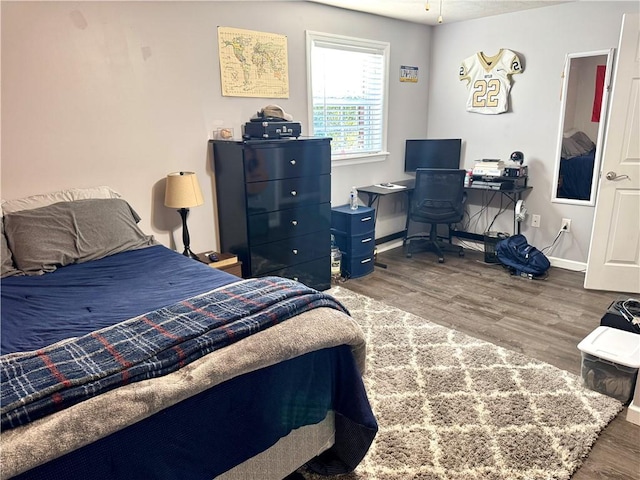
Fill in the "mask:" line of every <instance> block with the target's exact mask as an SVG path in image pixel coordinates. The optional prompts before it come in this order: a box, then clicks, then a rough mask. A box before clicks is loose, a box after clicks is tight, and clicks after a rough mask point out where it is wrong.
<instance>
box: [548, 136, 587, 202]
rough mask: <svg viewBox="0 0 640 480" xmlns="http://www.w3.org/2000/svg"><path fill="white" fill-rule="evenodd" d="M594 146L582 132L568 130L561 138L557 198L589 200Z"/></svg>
mask: <svg viewBox="0 0 640 480" xmlns="http://www.w3.org/2000/svg"><path fill="white" fill-rule="evenodd" d="M595 156H596V145H595V144H594V143H593V142H592V141H591V139H590V138H589V137H588V136H587V134H585V133H584V132H582V131H579V130H570V131H569V132H565V134H564V136H563V138H562V149H561V155H560V172H559V176H558V191H557V197H558V198H569V199H572V200H589V199H590V198H591V183H592V181H593V168H594V165H595Z"/></svg>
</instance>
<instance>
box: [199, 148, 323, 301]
mask: <svg viewBox="0 0 640 480" xmlns="http://www.w3.org/2000/svg"><path fill="white" fill-rule="evenodd" d="M210 144H211V145H212V148H213V169H214V172H215V182H216V199H217V207H218V208H217V211H218V228H219V231H220V250H221V251H222V252H230V253H234V254H236V255H237V256H238V258H239V260H241V261H242V276H243V277H244V278H250V277H263V276H267V275H276V276H281V277H287V278H292V279H295V280H298V281H300V282H302V283H304V284H305V285H308V286H310V287H313V288H316V289H318V290H326V289H328V288H329V287H330V286H331V260H330V252H331V234H330V228H331V140H330V139H328V138H307V139H285V140H245V141H240V142H236V141H222V140H211V141H210Z"/></svg>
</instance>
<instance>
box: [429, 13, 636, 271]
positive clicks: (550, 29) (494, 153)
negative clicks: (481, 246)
mask: <svg viewBox="0 0 640 480" xmlns="http://www.w3.org/2000/svg"><path fill="white" fill-rule="evenodd" d="M639 8H640V3H638V2H608V1H607V2H571V3H566V4H561V5H555V6H549V7H544V8H540V9H533V10H526V11H523V12H516V13H511V14H506V15H500V16H495V17H489V18H485V19H479V20H473V21H467V22H460V23H451V24H447V23H446V18H445V23H443V24H442V25H440V26H438V27H436V28H435V29H434V33H433V43H432V62H431V82H430V85H429V90H430V96H429V109H428V119H429V124H428V132H429V135H430V136H431V137H434V138H437V137H448V136H460V137H461V138H463V139H464V141H465V148H464V151H463V156H464V164H465V166H466V168H472V167H473V164H474V161H475V160H477V159H481V158H502V159H505V160H506V159H508V157H509V155H510V153H511V152H513V151H514V150H520V151H522V152H523V153H524V155H525V163H526V164H527V165H529V176H530V178H529V180H530V185H532V186H533V190H532V191H531V192H530V193H529V194H528V196H527V197H526V203H527V205H528V209H529V211H530V212H531V213H537V214H539V215H541V217H542V222H541V226H540V228H532V227H530V226H529V221H527V223H526V225H524V226H523V233H524V234H525V235H526V236H527V238H528V239H529V241H530V242H531V243H532V244H533V245H535V246H537V247H538V248H543V247H546V246H547V245H550V244H551V243H552V241H553V239H554V237H555V235H556V234H557V232H558V231H559V229H560V223H561V219H562V218H571V219H572V224H571V229H572V231H571V234H569V235H567V236H565V237H563V238H561V240H560V242H559V243H558V244H557V245H556V247H555V248H554V249H553V250H552V252H551V255H552V256H554V257H559V258H562V259H565V260H568V261H574V262H578V263H584V262H586V260H587V256H588V252H589V241H590V236H591V227H592V223H593V213H594V209H593V207H588V206H587V207H585V206H575V205H564V204H559V203H551V202H550V198H551V189H552V182H553V171H554V168H555V162H556V160H555V155H556V145H557V135H558V127H559V115H560V92H561V87H562V78H561V74H562V71H563V67H564V61H565V55H566V54H567V53H576V52H586V51H593V50H602V49H607V48H611V47H617V45H618V37H619V34H620V26H621V24H622V15H623V13H625V12H637V11H638V9H639ZM500 48H508V49H510V50H513V51H515V52H517V53H519V55H520V57H521V59H522V60H523V63H524V66H525V69H524V72H523V73H522V74H521V75H516V76H514V77H513V79H514V83H513V86H512V90H511V95H510V104H511V111H510V112H508V113H504V114H501V115H479V114H474V113H468V112H466V111H465V103H466V98H467V91H466V87H465V84H464V82H459V81H458V79H457V72H458V68H459V65H460V62H461V61H462V60H463V59H465V58H466V57H468V56H470V55H472V54H474V53H476V52H478V51H483V52H485V53H487V54H489V55H493V54H494V53H496V52H497V51H498V49H500ZM493 214H495V209H494V210H493V211H492V212H491V214H490V215H488V216H487V217H486V218H487V220H488V221H490V220H491V218H493ZM511 221H512V219H511V217H510V215H509V214H508V213H505V214H502V215H501V216H500V217H499V218H498V221H496V224H495V225H494V228H493V229H496V230H500V231H507V232H510V231H511V228H512V227H511ZM479 230H480V231H481V230H482V229H481V228H480V229H479Z"/></svg>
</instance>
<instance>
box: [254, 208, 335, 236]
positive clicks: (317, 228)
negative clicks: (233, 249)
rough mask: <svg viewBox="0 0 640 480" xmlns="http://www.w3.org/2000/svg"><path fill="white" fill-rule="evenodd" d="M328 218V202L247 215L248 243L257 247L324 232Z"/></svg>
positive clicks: (329, 215)
mask: <svg viewBox="0 0 640 480" xmlns="http://www.w3.org/2000/svg"><path fill="white" fill-rule="evenodd" d="M330 218H331V204H330V203H328V202H327V203H321V204H319V205H310V206H307V207H297V208H291V209H287V210H279V211H277V212H270V213H262V214H256V215H249V241H250V242H251V244H252V245H259V244H261V243H269V242H275V241H276V240H282V239H284V238H289V237H296V236H299V235H305V234H307V233H312V232H326V231H327V230H328V229H329V224H330V222H331V220H330Z"/></svg>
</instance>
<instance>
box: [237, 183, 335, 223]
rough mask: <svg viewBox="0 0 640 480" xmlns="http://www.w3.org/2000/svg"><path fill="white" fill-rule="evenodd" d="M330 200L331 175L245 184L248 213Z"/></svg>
mask: <svg viewBox="0 0 640 480" xmlns="http://www.w3.org/2000/svg"><path fill="white" fill-rule="evenodd" d="M330 201H331V175H321V176H319V177H301V178H286V179H283V180H274V181H271V182H257V183H253V184H247V208H248V213H249V214H250V215H255V214H259V213H267V212H274V211H276V210H282V209H286V208H296V207H301V206H305V205H314V204H318V203H327V202H330Z"/></svg>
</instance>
